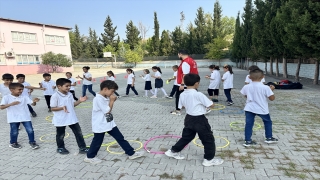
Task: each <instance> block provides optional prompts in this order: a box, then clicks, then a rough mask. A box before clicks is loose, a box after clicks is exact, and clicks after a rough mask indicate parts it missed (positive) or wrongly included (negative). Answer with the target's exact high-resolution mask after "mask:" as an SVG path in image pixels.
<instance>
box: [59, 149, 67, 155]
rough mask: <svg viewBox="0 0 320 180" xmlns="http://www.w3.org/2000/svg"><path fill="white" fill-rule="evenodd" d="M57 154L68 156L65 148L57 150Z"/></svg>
mask: <svg viewBox="0 0 320 180" xmlns="http://www.w3.org/2000/svg"><path fill="white" fill-rule="evenodd" d="M57 153H59V154H69V151H68V150H67V149H66V148H58V149H57Z"/></svg>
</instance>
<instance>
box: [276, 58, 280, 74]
mask: <svg viewBox="0 0 320 180" xmlns="http://www.w3.org/2000/svg"><path fill="white" fill-rule="evenodd" d="M276 76H277V77H279V58H276Z"/></svg>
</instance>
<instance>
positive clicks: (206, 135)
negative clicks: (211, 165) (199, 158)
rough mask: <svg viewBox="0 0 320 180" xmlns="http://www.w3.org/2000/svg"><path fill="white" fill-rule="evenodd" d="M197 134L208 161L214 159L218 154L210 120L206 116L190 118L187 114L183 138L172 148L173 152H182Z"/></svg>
mask: <svg viewBox="0 0 320 180" xmlns="http://www.w3.org/2000/svg"><path fill="white" fill-rule="evenodd" d="M197 133H198V136H199V139H200V140H201V142H202V144H203V146H204V158H205V159H207V160H211V159H213V158H214V156H215V153H216V145H215V140H214V137H213V133H212V131H211V126H210V125H209V123H208V119H207V118H206V117H205V116H204V115H201V116H190V115H188V114H187V116H186V118H185V119H184V128H183V131H182V137H181V139H179V141H178V142H177V143H176V144H175V145H174V146H172V148H171V150H172V151H174V152H180V151H181V150H182V149H183V148H184V147H185V146H186V145H187V144H189V143H190V142H191V141H192V140H193V139H194V137H195V136H196V134H197Z"/></svg>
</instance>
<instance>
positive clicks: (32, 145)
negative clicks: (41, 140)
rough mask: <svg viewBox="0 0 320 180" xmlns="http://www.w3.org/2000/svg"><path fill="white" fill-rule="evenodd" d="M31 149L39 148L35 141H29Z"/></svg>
mask: <svg viewBox="0 0 320 180" xmlns="http://www.w3.org/2000/svg"><path fill="white" fill-rule="evenodd" d="M29 144H30V147H31V148H32V149H39V148H40V146H39V145H38V144H37V143H36V142H32V143H29Z"/></svg>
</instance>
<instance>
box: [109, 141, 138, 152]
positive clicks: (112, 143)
mask: <svg viewBox="0 0 320 180" xmlns="http://www.w3.org/2000/svg"><path fill="white" fill-rule="evenodd" d="M127 141H129V142H136V143H138V144H140V147H138V148H137V149H135V150H134V151H138V150H139V149H141V148H142V147H143V144H142V142H140V141H136V140H127ZM116 143H117V141H113V142H111V143H108V145H107V151H108V152H109V153H111V154H124V153H125V152H113V151H110V149H109V148H110V146H112V145H114V144H116Z"/></svg>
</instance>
